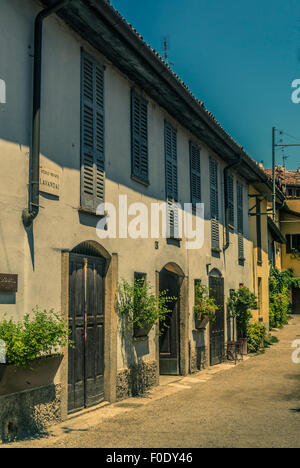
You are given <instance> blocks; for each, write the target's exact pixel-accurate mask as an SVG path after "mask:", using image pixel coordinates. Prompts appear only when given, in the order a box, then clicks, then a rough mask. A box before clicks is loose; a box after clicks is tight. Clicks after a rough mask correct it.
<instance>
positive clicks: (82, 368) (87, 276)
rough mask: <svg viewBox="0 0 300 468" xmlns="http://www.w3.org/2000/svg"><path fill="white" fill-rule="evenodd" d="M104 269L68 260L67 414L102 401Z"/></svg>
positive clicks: (86, 260)
mask: <svg viewBox="0 0 300 468" xmlns="http://www.w3.org/2000/svg"><path fill="white" fill-rule="evenodd" d="M104 267H105V261H104V259H101V258H99V259H98V258H94V257H86V256H81V255H72V256H70V290H69V326H70V329H71V339H72V340H74V342H75V349H69V384H68V393H69V412H73V411H78V410H80V409H82V408H84V407H89V406H92V405H95V404H97V403H99V402H100V401H101V400H103V398H104V303H105V302H104V294H105V280H104V273H105V271H104Z"/></svg>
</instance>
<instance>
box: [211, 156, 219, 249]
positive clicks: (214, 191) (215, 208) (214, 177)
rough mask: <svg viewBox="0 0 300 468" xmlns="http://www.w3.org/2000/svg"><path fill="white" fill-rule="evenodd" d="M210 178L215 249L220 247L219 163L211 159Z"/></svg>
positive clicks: (212, 231) (213, 244) (212, 234)
mask: <svg viewBox="0 0 300 468" xmlns="http://www.w3.org/2000/svg"><path fill="white" fill-rule="evenodd" d="M209 180H210V216H211V243H212V248H213V249H217V250H219V249H220V232H219V200H218V193H219V192H218V164H217V161H215V160H214V159H211V158H210V159H209Z"/></svg>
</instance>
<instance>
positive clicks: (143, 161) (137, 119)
mask: <svg viewBox="0 0 300 468" xmlns="http://www.w3.org/2000/svg"><path fill="white" fill-rule="evenodd" d="M148 166H149V162H148V103H147V101H145V100H144V99H143V98H142V97H141V96H139V95H138V94H137V93H136V92H135V91H134V90H132V91H131V175H132V177H133V178H136V179H138V180H139V181H141V182H144V183H146V184H148V183H149V169H148Z"/></svg>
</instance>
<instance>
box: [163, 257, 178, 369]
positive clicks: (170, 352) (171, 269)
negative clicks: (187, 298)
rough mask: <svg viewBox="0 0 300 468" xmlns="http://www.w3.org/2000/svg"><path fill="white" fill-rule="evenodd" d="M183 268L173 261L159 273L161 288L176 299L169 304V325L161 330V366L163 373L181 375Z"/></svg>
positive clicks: (167, 323)
mask: <svg viewBox="0 0 300 468" xmlns="http://www.w3.org/2000/svg"><path fill="white" fill-rule="evenodd" d="M183 277H184V275H183V272H182V270H181V269H180V268H179V267H178V266H177V265H176V264H173V263H169V264H168V265H166V266H165V267H164V268H163V269H162V270H161V271H160V273H159V290H160V291H167V295H168V296H172V297H174V298H176V299H174V300H173V301H172V302H171V303H169V304H168V308H169V309H170V314H169V316H168V318H167V321H166V325H167V327H165V328H163V329H161V330H160V336H159V368H160V374H161V375H179V374H180V373H181V368H180V367H181V365H180V363H181V359H180V351H181V349H180V341H181V340H180V313H181V311H180V302H181V301H180V291H181V284H182V280H183Z"/></svg>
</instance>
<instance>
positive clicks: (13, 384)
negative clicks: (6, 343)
mask: <svg viewBox="0 0 300 468" xmlns="http://www.w3.org/2000/svg"><path fill="white" fill-rule="evenodd" d="M62 359H63V356H62V355H54V356H47V357H43V358H40V359H36V360H35V361H32V363H31V364H30V369H23V368H22V367H15V366H11V365H8V364H0V396H3V395H10V394H12V393H19V392H23V391H25V390H30V389H33V388H38V387H44V386H46V385H49V384H51V383H53V381H54V378H55V376H56V374H57V371H58V369H59V366H60V364H61V361H62Z"/></svg>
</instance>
